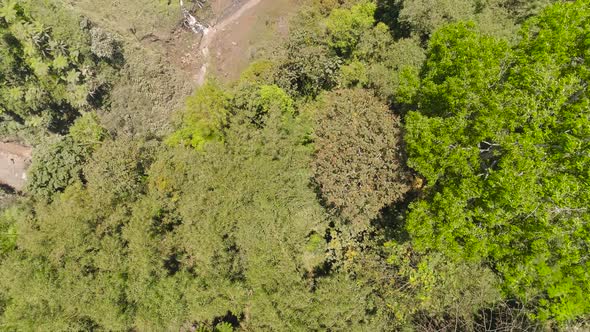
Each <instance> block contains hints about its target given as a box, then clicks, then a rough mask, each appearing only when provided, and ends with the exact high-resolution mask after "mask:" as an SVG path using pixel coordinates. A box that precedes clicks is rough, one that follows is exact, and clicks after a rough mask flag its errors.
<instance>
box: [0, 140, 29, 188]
mask: <svg viewBox="0 0 590 332" xmlns="http://www.w3.org/2000/svg"><path fill="white" fill-rule="evenodd" d="M30 163H31V148H30V147H28V146H24V145H19V144H15V143H4V142H0V185H6V186H9V187H11V188H13V189H15V190H21V189H23V188H24V186H25V183H26V180H27V168H28V167H29V165H30Z"/></svg>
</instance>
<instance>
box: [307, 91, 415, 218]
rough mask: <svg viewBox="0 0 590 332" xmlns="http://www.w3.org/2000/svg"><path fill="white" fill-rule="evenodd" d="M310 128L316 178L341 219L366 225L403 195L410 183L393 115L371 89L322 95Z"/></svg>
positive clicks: (323, 195)
mask: <svg viewBox="0 0 590 332" xmlns="http://www.w3.org/2000/svg"><path fill="white" fill-rule="evenodd" d="M315 128H316V129H315V130H316V131H315V136H316V138H315V143H316V150H317V152H316V157H315V159H314V163H313V168H314V173H315V180H316V181H317V183H318V185H319V189H320V191H321V193H322V197H323V198H324V199H325V200H326V202H327V203H328V204H329V205H330V206H333V207H335V208H336V209H337V210H338V211H339V213H340V214H341V215H342V217H343V218H345V219H347V220H350V221H351V222H354V223H358V224H367V223H368V222H369V221H370V220H371V219H373V218H375V217H376V216H377V215H378V213H379V210H381V209H382V208H383V207H385V206H387V205H389V204H391V203H393V202H396V201H399V200H401V199H402V198H403V195H404V194H405V192H407V191H408V189H409V186H408V176H407V175H406V174H405V172H404V161H403V157H402V155H401V151H400V149H399V146H400V130H399V123H398V119H397V117H395V116H394V115H393V114H391V113H390V112H389V110H388V109H387V107H386V106H385V105H383V104H382V103H381V102H380V101H379V100H378V99H377V98H375V97H373V96H372V95H371V93H370V92H367V91H363V90H342V91H336V92H333V93H331V94H330V95H327V96H326V102H325V104H324V105H322V106H321V109H319V110H318V114H317V124H316V126H315Z"/></svg>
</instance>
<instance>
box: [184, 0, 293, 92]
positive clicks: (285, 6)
mask: <svg viewBox="0 0 590 332" xmlns="http://www.w3.org/2000/svg"><path fill="white" fill-rule="evenodd" d="M297 3H298V1H296V0H242V1H235V0H234V1H232V0H221V1H218V2H216V4H215V5H213V7H214V8H218V9H217V13H221V15H220V16H219V17H218V19H217V20H216V21H215V22H212V23H211V24H210V25H211V28H210V29H209V31H207V33H206V34H205V35H204V36H203V38H202V39H201V41H200V42H199V43H198V45H197V47H196V48H195V47H192V48H191V50H192V51H196V52H194V53H193V56H192V57H191V56H186V55H185V56H184V57H183V59H184V60H183V61H184V62H185V63H187V64H193V63H194V64H198V65H197V66H196V68H197V71H196V75H195V81H196V82H197V85H201V84H203V82H204V81H205V78H206V77H207V76H215V77H217V78H219V79H221V80H224V81H232V80H235V79H237V78H238V77H239V74H240V72H241V71H242V70H243V69H244V68H245V67H246V66H247V65H248V64H249V63H250V62H251V61H252V59H254V58H255V57H256V56H257V55H258V54H259V53H260V50H261V49H263V48H264V47H265V46H266V45H267V44H272V43H273V41H274V42H276V40H277V38H281V36H282V35H286V32H287V29H286V25H287V23H286V22H287V21H288V16H289V15H291V14H292V13H293V12H295V10H296V9H297V7H298V6H297ZM223 5H228V7H226V8H225V9H223V10H221V11H220V9H219V8H222V7H223Z"/></svg>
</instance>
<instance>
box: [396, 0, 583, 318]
mask: <svg viewBox="0 0 590 332" xmlns="http://www.w3.org/2000/svg"><path fill="white" fill-rule="evenodd" d="M589 5H590V3H588V1H579V2H576V3H563V4H558V5H554V6H552V7H550V8H548V9H547V10H545V11H544V12H543V13H542V14H541V15H540V16H538V17H536V18H533V19H531V20H529V21H528V22H527V23H525V25H524V28H523V30H522V33H521V36H522V41H521V42H520V43H519V44H518V45H517V46H516V47H515V48H514V49H510V48H509V47H508V45H506V44H505V43H504V42H502V41H498V40H495V39H493V38H490V37H487V36H484V35H481V34H479V33H478V32H476V30H475V29H474V28H473V26H470V25H465V24H456V25H451V26H448V27H445V28H443V29H441V30H439V31H438V32H437V33H436V34H435V35H434V36H433V38H432V39H431V41H430V45H429V51H428V59H427V62H426V66H425V68H424V74H423V78H422V86H421V92H420V93H419V95H418V97H417V99H416V100H417V107H418V110H417V111H416V112H410V113H409V114H408V116H407V117H406V131H407V134H406V136H405V138H406V142H407V146H408V154H409V165H410V166H411V167H413V168H414V169H415V170H416V171H418V172H419V173H421V174H422V175H423V176H424V177H425V178H426V181H427V184H428V186H427V188H426V189H425V193H424V197H423V198H422V199H420V200H418V201H416V202H414V203H412V205H411V208H410V213H409V215H408V230H409V231H410V233H411V235H412V237H413V239H414V241H415V244H416V246H417V247H418V248H420V249H421V250H427V249H433V250H439V251H443V252H445V253H448V254H450V255H453V256H454V257H462V258H464V259H470V260H478V261H489V262H490V264H492V266H493V267H494V268H495V269H496V270H497V271H498V272H499V274H500V275H501V276H502V278H503V280H504V287H505V290H506V292H507V293H508V294H511V295H513V296H516V297H517V298H519V299H520V300H521V301H525V302H527V304H528V305H531V306H534V307H536V313H537V317H538V318H540V319H556V320H557V321H560V322H564V321H568V320H572V319H575V318H576V317H580V316H582V315H585V314H588V312H590V306H589V304H588V301H587V299H586V295H585V294H587V293H588V292H589V291H590V289H589V288H588V274H587V271H588V270H589V268H590V261H588V260H587V259H586V258H585V254H584V252H585V251H586V249H585V248H586V247H587V245H588V243H589V241H590V238H589V237H588V234H589V232H588V226H587V221H588V220H589V218H590V214H588V211H587V206H588V204H589V203H590V201H589V200H590V196H589V195H588V193H589V192H590V191H589V189H590V188H588V185H587V184H588V183H589V182H588V180H589V179H588V174H590V173H588V165H590V163H589V161H590V160H588V153H587V151H588V148H589V147H588V144H587V142H588V140H589V137H590V131H589V129H588V128H590V123H589V122H588V116H587V115H588V114H587V113H588V110H589V108H588V105H589V103H590V99H589V98H588V96H587V94H586V92H585V91H586V83H585V82H586V81H587V80H588V73H589V71H588V70H587V68H588V60H587V59H588V57H587V55H588V41H587V38H585V36H587V34H588V33H589V31H590V30H589V27H590V25H588V21H589V19H590V11H589V8H590V6H589ZM565 17H567V20H565V19H564V18H565Z"/></svg>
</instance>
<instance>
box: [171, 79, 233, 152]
mask: <svg viewBox="0 0 590 332" xmlns="http://www.w3.org/2000/svg"><path fill="white" fill-rule="evenodd" d="M229 98H230V97H229V96H228V95H227V93H226V92H224V91H223V90H222V89H221V88H220V87H219V86H218V85H217V84H216V83H214V82H211V81H209V82H207V83H206V84H205V85H204V86H203V87H201V88H199V89H198V90H197V91H196V92H195V94H194V95H193V96H191V97H189V98H187V100H186V106H185V110H184V111H183V112H182V114H181V125H180V128H179V129H178V130H177V131H176V132H175V133H174V134H172V135H171V136H170V137H169V138H168V139H167V143H168V144H169V145H179V144H181V145H186V146H192V147H193V148H196V149H202V148H203V146H204V145H205V143H207V142H208V141H216V140H217V141H219V140H221V139H222V136H223V129H224V127H225V126H227V120H228V119H227V118H228V115H229V114H228V106H229V104H228V103H229Z"/></svg>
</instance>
